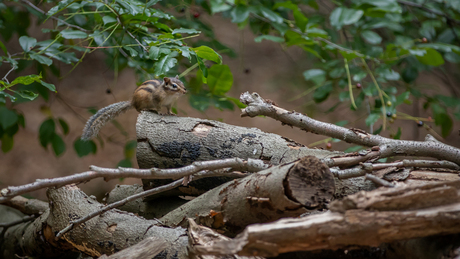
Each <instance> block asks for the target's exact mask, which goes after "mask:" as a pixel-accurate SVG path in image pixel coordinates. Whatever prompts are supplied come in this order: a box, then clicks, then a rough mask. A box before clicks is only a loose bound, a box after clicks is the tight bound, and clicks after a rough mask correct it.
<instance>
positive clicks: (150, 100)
mask: <svg viewBox="0 0 460 259" xmlns="http://www.w3.org/2000/svg"><path fill="white" fill-rule="evenodd" d="M185 93H187V89H185V87H184V84H183V83H182V81H180V80H179V77H178V76H176V77H165V78H163V80H159V79H153V80H148V81H145V82H144V83H142V84H141V85H140V86H139V87H138V88H137V89H136V90H135V91H134V95H133V99H132V100H131V101H124V102H118V103H114V104H111V105H109V106H107V107H104V108H102V109H100V110H99V111H98V112H97V113H96V114H94V115H93V116H91V118H89V120H88V122H87V123H86V125H85V128H84V129H83V134H82V136H81V139H82V140H90V139H92V138H94V137H96V136H97V134H98V133H99V131H100V130H101V128H102V127H103V126H104V125H105V124H106V123H107V122H108V121H110V120H113V119H114V118H115V117H117V116H118V115H120V114H122V113H124V112H126V111H128V110H129V109H131V108H135V109H136V110H137V111H138V112H141V111H144V110H148V111H154V112H157V113H158V114H161V113H160V111H161V108H162V106H165V107H166V108H167V109H168V112H167V114H168V115H175V114H173V113H172V111H171V106H172V104H173V102H174V101H176V100H177V98H179V97H180V96H182V95H183V94H185Z"/></svg>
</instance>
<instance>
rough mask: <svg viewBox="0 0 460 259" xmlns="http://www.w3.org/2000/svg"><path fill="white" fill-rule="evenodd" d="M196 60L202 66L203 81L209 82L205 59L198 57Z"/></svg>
mask: <svg viewBox="0 0 460 259" xmlns="http://www.w3.org/2000/svg"><path fill="white" fill-rule="evenodd" d="M196 61H197V62H198V66H199V67H200V70H201V72H202V74H201V80H202V81H203V83H205V84H206V83H207V79H206V78H207V77H208V68H207V67H206V65H205V64H204V62H203V60H202V59H201V58H200V57H198V56H197V57H196Z"/></svg>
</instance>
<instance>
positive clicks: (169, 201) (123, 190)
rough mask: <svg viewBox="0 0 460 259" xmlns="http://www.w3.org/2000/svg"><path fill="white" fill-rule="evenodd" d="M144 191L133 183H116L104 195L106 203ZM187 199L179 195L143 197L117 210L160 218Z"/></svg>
mask: <svg viewBox="0 0 460 259" xmlns="http://www.w3.org/2000/svg"><path fill="white" fill-rule="evenodd" d="M142 191H144V189H143V188H142V186H140V185H137V184H134V185H117V186H115V188H114V189H113V190H112V191H110V193H109V194H108V195H107V197H106V201H107V204H112V203H114V202H117V201H120V200H122V199H124V198H126V197H128V196H131V195H134V194H137V193H140V192H142ZM187 202H188V200H185V199H182V198H180V197H175V196H171V197H163V198H161V199H155V200H152V201H144V200H143V199H136V200H134V201H131V202H128V203H126V204H125V205H123V206H121V207H118V209H119V210H124V211H127V212H132V213H136V214H138V215H139V216H142V217H144V218H146V219H154V218H161V217H163V216H164V215H166V214H167V213H168V212H170V211H172V210H174V209H176V208H178V207H179V206H181V205H183V204H185V203H187Z"/></svg>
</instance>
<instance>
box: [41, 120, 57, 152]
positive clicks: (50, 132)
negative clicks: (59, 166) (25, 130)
mask: <svg viewBox="0 0 460 259" xmlns="http://www.w3.org/2000/svg"><path fill="white" fill-rule="evenodd" d="M55 128H56V125H55V123H54V120H53V119H51V118H50V119H47V120H45V121H44V122H43V123H42V124H41V125H40V129H39V130H38V138H39V139H40V144H41V145H42V146H43V147H44V148H46V146H47V145H48V143H50V142H51V140H52V138H53V136H54V135H55V134H56V133H55Z"/></svg>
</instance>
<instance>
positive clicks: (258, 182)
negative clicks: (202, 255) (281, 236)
mask: <svg viewBox="0 0 460 259" xmlns="http://www.w3.org/2000/svg"><path fill="white" fill-rule="evenodd" d="M334 193H335V184H334V177H333V176H332V174H331V173H330V171H329V168H328V167H327V166H325V165H324V164H323V163H321V162H320V161H319V159H317V158H316V157H313V156H309V157H305V158H303V159H301V160H299V161H296V162H291V163H287V164H283V165H280V166H276V167H272V168H269V169H267V170H264V171H261V172H258V173H254V174H252V175H250V176H247V177H245V178H242V179H238V180H234V181H232V182H228V183H226V184H223V185H221V186H219V187H217V188H215V189H213V190H211V191H208V192H207V193H205V194H203V195H201V196H199V197H198V198H195V199H194V200H192V201H190V202H188V203H186V204H184V205H183V206H181V207H179V208H177V209H176V210H173V211H172V212H170V213H168V214H166V215H165V216H164V217H162V218H160V221H162V222H163V223H164V224H166V225H168V226H175V225H181V226H186V224H187V218H192V219H194V220H195V221H196V222H197V223H199V224H201V225H205V226H209V227H213V228H216V229H222V230H225V231H228V232H229V233H231V234H235V233H237V232H238V231H239V230H241V229H242V228H244V227H245V226H247V225H249V224H253V223H258V222H270V221H274V220H277V219H279V218H282V217H297V216H300V215H301V214H304V213H307V212H309V213H312V212H318V211H322V210H324V209H325V208H326V205H327V204H328V203H329V202H330V201H331V199H332V197H333V195H334Z"/></svg>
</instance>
